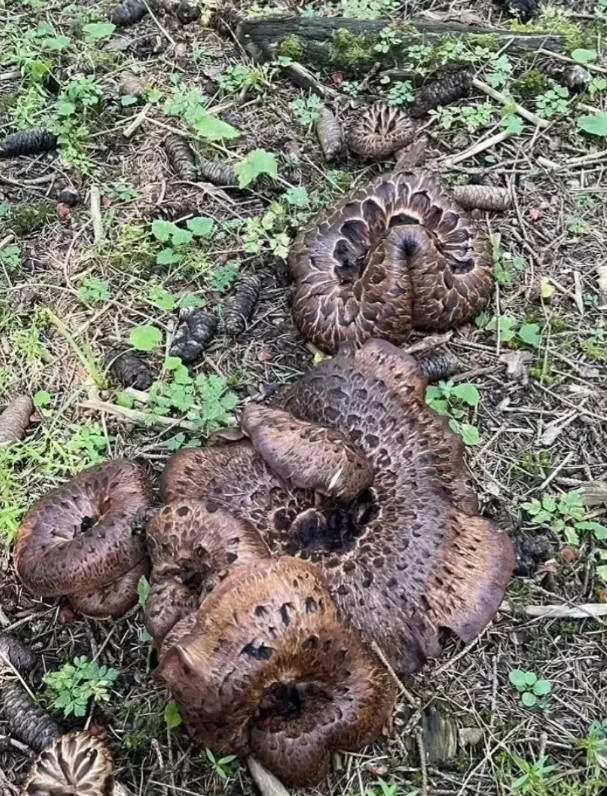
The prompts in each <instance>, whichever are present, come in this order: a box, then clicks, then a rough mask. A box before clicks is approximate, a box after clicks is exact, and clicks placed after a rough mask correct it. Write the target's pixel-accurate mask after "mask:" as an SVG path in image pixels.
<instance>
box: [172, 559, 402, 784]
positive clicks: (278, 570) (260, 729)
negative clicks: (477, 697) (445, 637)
mask: <svg viewBox="0 0 607 796" xmlns="http://www.w3.org/2000/svg"><path fill="white" fill-rule="evenodd" d="M158 676H159V677H160V679H161V680H163V681H164V682H165V683H166V684H167V685H168V687H169V688H170V690H171V692H172V694H173V696H174V698H175V700H176V701H177V704H178V705H179V710H180V714H181V716H182V718H183V721H184V723H185V725H186V727H187V729H188V731H189V733H190V735H191V736H192V738H193V739H194V740H195V741H196V742H198V743H200V744H202V745H203V746H208V747H209V748H211V749H212V750H213V751H214V752H215V753H216V754H227V753H235V754H239V755H243V756H246V755H249V754H252V755H253V756H254V757H256V758H257V759H258V760H259V762H260V763H261V764H262V765H264V766H265V767H266V768H268V769H269V770H270V771H272V772H273V773H274V774H275V775H276V776H278V777H279V778H280V779H282V780H284V781H285V782H289V783H292V784H294V785H297V786H301V787H305V786H310V785H316V784H318V783H319V782H321V781H322V779H323V778H324V777H325V776H326V775H327V773H328V771H329V766H330V761H331V755H332V753H333V752H334V751H337V750H340V749H341V750H344V751H356V750H358V749H361V748H363V747H364V746H366V745H367V744H369V743H372V742H373V741H374V740H375V739H376V738H377V737H378V736H379V734H380V733H381V731H382V729H383V728H384V727H385V726H387V725H388V724H389V721H390V716H391V712H392V708H393V706H394V703H395V699H396V688H395V685H394V683H393V681H392V680H391V678H390V676H389V675H388V672H387V671H386V669H385V668H384V667H383V665H382V664H381V662H380V661H379V659H378V658H377V657H376V656H375V655H374V654H373V653H372V652H370V651H369V650H368V649H367V648H366V647H365V646H364V645H363V644H362V642H361V639H360V636H359V634H358V632H357V631H355V630H354V629H352V628H348V627H345V626H344V625H343V624H342V622H341V620H340V618H339V614H338V610H337V608H336V606H335V603H334V602H333V600H332V598H331V595H330V594H329V591H328V589H327V587H326V585H325V583H324V579H323V577H322V573H321V572H320V570H319V569H318V568H317V567H315V566H314V565H312V564H309V563H308V562H304V561H301V560H297V559H293V558H289V557H288V556H284V557H282V558H280V559H277V560H260V561H258V562H255V563H251V564H249V565H247V566H236V567H235V568H234V569H233V570H232V572H231V573H230V574H229V575H228V577H227V578H226V579H225V580H223V581H222V582H221V583H220V584H219V585H218V586H217V587H216V588H215V589H214V590H213V591H212V592H211V593H210V594H209V596H208V597H207V598H206V599H205V600H204V601H203V602H202V604H201V606H200V608H199V609H198V612H197V613H196V614H193V615H190V616H189V617H187V618H186V619H184V620H182V622H180V623H178V624H177V625H175V627H174V628H173V630H172V631H171V633H170V634H169V635H168V636H167V638H166V639H165V642H164V644H163V646H162V649H161V652H160V661H159V667H158Z"/></svg>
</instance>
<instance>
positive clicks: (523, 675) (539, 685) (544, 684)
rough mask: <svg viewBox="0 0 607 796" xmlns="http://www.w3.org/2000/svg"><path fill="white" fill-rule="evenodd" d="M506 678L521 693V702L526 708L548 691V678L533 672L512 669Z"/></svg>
mask: <svg viewBox="0 0 607 796" xmlns="http://www.w3.org/2000/svg"><path fill="white" fill-rule="evenodd" d="M508 680H509V681H510V683H511V684H512V685H513V686H514V687H515V688H516V690H517V691H518V692H519V694H520V695H521V702H522V703H523V705H524V706H525V707H526V708H532V707H534V706H535V705H536V704H537V703H538V700H539V699H541V698H542V697H545V696H547V695H548V694H549V693H550V690H551V685H550V681H549V680H542V679H540V678H538V676H537V674H535V672H525V671H523V670H522V669H513V670H512V671H511V672H510V674H509V675H508Z"/></svg>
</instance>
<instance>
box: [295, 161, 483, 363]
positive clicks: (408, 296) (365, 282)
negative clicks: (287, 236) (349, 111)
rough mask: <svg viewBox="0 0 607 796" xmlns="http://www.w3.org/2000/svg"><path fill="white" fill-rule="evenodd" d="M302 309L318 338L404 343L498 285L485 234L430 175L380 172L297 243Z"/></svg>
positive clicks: (306, 327) (461, 319)
mask: <svg viewBox="0 0 607 796" xmlns="http://www.w3.org/2000/svg"><path fill="white" fill-rule="evenodd" d="M288 262H289V269H290V272H291V276H292V278H293V280H294V282H295V295H294V299H293V318H294V321H295V324H296V326H297V327H298V328H299V330H300V331H301V332H302V334H303V335H304V336H305V337H306V338H307V339H308V340H311V341H312V342H313V343H314V344H315V345H317V346H319V347H320V348H322V349H324V350H327V351H335V350H336V349H337V348H338V346H339V344H340V343H341V342H345V341H348V340H350V341H353V342H355V343H363V342H364V341H365V340H367V339H369V338H372V337H376V338H377V337H379V338H384V339H386V340H390V341H392V342H394V343H401V342H403V341H404V340H405V339H406V338H407V336H408V335H409V333H410V332H411V330H412V329H418V330H426V331H439V330H444V329H447V328H450V327H452V326H458V325H460V324H462V323H465V322H467V321H469V320H471V319H472V318H473V317H474V316H475V315H476V314H477V313H478V311H479V310H480V309H482V307H483V306H484V305H485V303H486V302H487V300H488V298H489V295H490V292H491V257H490V253H489V247H488V245H487V243H486V241H485V240H484V239H483V238H482V237H481V235H480V233H479V231H478V230H477V228H476V226H475V225H474V222H473V221H472V220H471V219H470V218H469V216H468V215H467V214H466V212H465V211H464V210H463V208H461V207H460V206H459V205H458V204H457V202H456V201H455V200H454V199H453V198H452V197H451V196H449V195H448V194H447V193H446V192H445V191H444V190H443V188H442V187H441V186H440V185H439V184H438V183H437V182H436V180H434V178H432V177H431V176H429V175H428V174H426V173H424V172H419V171H403V172H399V173H396V174H388V175H384V176H382V177H379V178H377V179H376V180H374V181H373V182H371V183H369V184H368V185H365V186H363V187H361V188H359V189H357V190H355V191H354V192H352V193H351V194H349V195H347V196H346V197H345V198H344V199H343V200H342V201H341V202H340V203H339V204H338V205H337V207H336V208H335V210H334V211H333V212H332V213H330V214H329V215H326V214H325V213H321V214H320V215H319V216H318V217H317V218H316V219H315V220H314V221H313V222H312V224H311V225H310V226H309V227H308V228H307V229H304V230H302V231H301V232H300V233H299V235H298V236H297V238H296V239H295V241H294V243H293V245H292V247H291V250H290V252H289V258H288Z"/></svg>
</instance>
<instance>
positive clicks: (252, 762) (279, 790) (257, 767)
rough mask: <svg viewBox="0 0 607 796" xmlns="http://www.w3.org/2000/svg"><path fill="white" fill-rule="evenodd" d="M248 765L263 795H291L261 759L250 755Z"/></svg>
mask: <svg viewBox="0 0 607 796" xmlns="http://www.w3.org/2000/svg"><path fill="white" fill-rule="evenodd" d="M247 765H248V767H249V771H250V772H251V776H252V777H253V779H254V780H255V784H256V785H257V787H258V788H259V792H260V793H261V796H289V791H288V790H287V789H286V788H285V786H284V785H283V784H282V782H281V781H280V780H279V779H277V778H276V777H275V776H274V774H272V773H270V772H269V771H268V770H267V769H266V768H264V767H263V766H262V765H261V763H260V762H259V760H256V759H255V758H254V757H252V756H249V757H247Z"/></svg>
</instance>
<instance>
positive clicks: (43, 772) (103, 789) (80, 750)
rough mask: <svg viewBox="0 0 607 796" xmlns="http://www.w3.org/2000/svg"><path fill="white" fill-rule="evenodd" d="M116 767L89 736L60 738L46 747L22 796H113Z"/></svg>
mask: <svg viewBox="0 0 607 796" xmlns="http://www.w3.org/2000/svg"><path fill="white" fill-rule="evenodd" d="M113 772H114V763H113V761H112V756H111V755H110V752H109V749H108V748H107V746H106V745H105V744H104V743H103V742H102V741H100V740H99V739H97V738H93V736H92V735H89V733H88V732H70V733H68V734H67V735H61V736H60V737H59V738H57V739H56V740H55V741H53V742H52V743H51V744H49V746H47V747H46V749H44V750H43V751H42V753H41V754H40V756H39V757H38V759H37V760H36V762H35V763H34V764H33V766H32V767H31V769H30V771H29V773H28V775H27V779H26V780H25V783H24V784H23V788H22V791H21V793H22V794H23V796H111V793H112V787H113V783H114V776H113Z"/></svg>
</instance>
